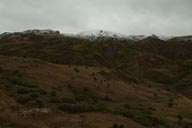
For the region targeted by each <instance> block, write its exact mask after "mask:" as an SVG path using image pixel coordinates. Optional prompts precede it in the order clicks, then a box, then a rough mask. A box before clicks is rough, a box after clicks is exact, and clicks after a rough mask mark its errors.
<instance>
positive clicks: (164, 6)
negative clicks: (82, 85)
mask: <svg viewBox="0 0 192 128" xmlns="http://www.w3.org/2000/svg"><path fill="white" fill-rule="evenodd" d="M191 7H192V1H191V0H0V32H4V31H22V30H26V29H33V28H39V29H43V28H50V29H57V30H61V31H62V32H69V33H76V32H80V31H85V30H86V31H87V30H92V29H105V30H110V31H114V32H120V33H124V34H152V33H155V34H163V35H189V34H192V25H191V23H192V8H191Z"/></svg>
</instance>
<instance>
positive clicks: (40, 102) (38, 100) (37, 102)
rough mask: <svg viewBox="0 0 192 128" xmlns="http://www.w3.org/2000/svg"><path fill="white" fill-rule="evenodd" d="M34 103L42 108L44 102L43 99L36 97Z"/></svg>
mask: <svg viewBox="0 0 192 128" xmlns="http://www.w3.org/2000/svg"><path fill="white" fill-rule="evenodd" d="M36 104H37V106H38V107H39V108H42V107H43V106H44V102H43V100H41V99H37V100H36Z"/></svg>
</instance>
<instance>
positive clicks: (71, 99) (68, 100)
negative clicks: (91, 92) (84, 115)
mask: <svg viewBox="0 0 192 128" xmlns="http://www.w3.org/2000/svg"><path fill="white" fill-rule="evenodd" d="M62 102H64V103H76V101H75V99H73V98H68V97H64V98H63V99H62Z"/></svg>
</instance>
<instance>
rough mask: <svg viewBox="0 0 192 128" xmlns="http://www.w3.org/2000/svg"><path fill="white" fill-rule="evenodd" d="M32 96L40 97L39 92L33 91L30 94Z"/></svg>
mask: <svg viewBox="0 0 192 128" xmlns="http://www.w3.org/2000/svg"><path fill="white" fill-rule="evenodd" d="M30 96H31V97H32V98H37V97H39V94H38V93H37V92H32V93H31V94H30Z"/></svg>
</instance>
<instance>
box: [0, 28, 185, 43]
mask: <svg viewBox="0 0 192 128" xmlns="http://www.w3.org/2000/svg"><path fill="white" fill-rule="evenodd" d="M29 33H32V34H37V35H46V34H56V35H57V34H61V33H60V32H59V31H54V30H51V29H45V30H38V29H34V30H26V31H24V32H13V33H10V32H5V33H2V34H0V38H2V37H5V36H16V35H17V34H29ZM62 35H66V36H73V37H78V38H85V39H89V40H96V39H99V38H115V39H121V40H133V41H139V40H142V39H144V38H147V37H154V38H158V39H161V40H169V39H173V38H176V37H174V36H162V35H155V34H152V35H125V34H121V33H115V32H111V31H106V30H93V31H83V32H79V33H77V34H62ZM182 38H185V37H182ZM185 40H187V39H185Z"/></svg>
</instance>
